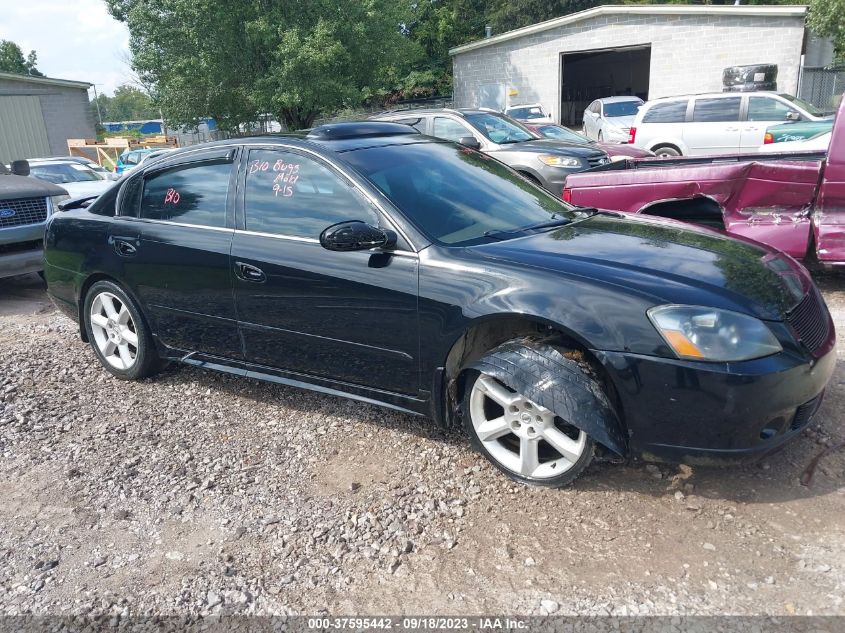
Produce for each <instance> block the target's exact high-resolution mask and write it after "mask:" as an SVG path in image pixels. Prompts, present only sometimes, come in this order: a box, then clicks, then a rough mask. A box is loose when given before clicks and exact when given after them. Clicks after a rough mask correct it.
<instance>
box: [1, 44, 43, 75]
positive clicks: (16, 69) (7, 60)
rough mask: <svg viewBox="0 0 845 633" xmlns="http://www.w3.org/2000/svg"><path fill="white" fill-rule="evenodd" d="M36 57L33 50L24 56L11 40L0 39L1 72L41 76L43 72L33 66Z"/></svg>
mask: <svg viewBox="0 0 845 633" xmlns="http://www.w3.org/2000/svg"><path fill="white" fill-rule="evenodd" d="M37 57H38V56H37V55H36V54H35V51H29V55H27V56H26V57H24V56H23V51H22V50H21V47H20V46H18V45H17V44H15V43H14V42H13V41H11V40H0V71H2V72H6V73H16V74H18V75H33V76H35V77H43V76H44V74H43V73H42V72H40V71H39V70H38V69H37V68H36V67H35V64H36V63H37V61H38V59H37Z"/></svg>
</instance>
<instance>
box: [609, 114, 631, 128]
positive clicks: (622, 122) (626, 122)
mask: <svg viewBox="0 0 845 633" xmlns="http://www.w3.org/2000/svg"><path fill="white" fill-rule="evenodd" d="M635 117H636V115H635V114H631V115H629V116H611V117H607V118H605V121H606V122H607V124H608V125H609V126H610V127H618V128H622V129H623V130H624V129H627V128H629V127H631V126H632V125H634V118H635Z"/></svg>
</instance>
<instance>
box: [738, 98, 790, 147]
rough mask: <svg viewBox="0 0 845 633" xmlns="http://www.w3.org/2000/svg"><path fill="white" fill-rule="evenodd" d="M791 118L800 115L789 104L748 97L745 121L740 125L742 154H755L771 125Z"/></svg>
mask: <svg viewBox="0 0 845 633" xmlns="http://www.w3.org/2000/svg"><path fill="white" fill-rule="evenodd" d="M790 113H794V114H793V115H792V116H795V115H798V116H800V114H799V113H798V110H796V109H795V108H793V107H791V106H790V105H789V104H787V103H784V102H783V101H780V100H779V99H774V98H772V97H768V96H765V95H759V96H757V95H755V96H751V95H749V97H748V106H747V108H746V116H745V119H746V120H745V121H744V122H743V124H742V137H741V141H740V151H741V152H743V153H747V152H756V151H758V150H759V148H760V146H761V145H762V144H763V140H764V138H765V136H766V130H767V129H768V128H769V127H770V126H772V125H779V124H780V123H786V122H787V121H789V120H790V119H789V118H788V117H789V116H790Z"/></svg>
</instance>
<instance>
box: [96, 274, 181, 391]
mask: <svg viewBox="0 0 845 633" xmlns="http://www.w3.org/2000/svg"><path fill="white" fill-rule="evenodd" d="M83 309H84V312H83V318H84V320H85V331H86V332H87V334H88V340H89V341H90V342H91V347H93V348H94V353H95V354H96V355H97V358H98V359H99V360H100V363H102V365H103V367H105V368H106V369H107V370H108V371H109V372H110V373H112V374H113V375H114V376H116V377H117V378H120V379H122V380H140V379H141V378H147V377H148V376H152V375H153V374H156V373H158V372H159V371H160V370H161V369H162V368H163V367H164V364H165V363H164V362H163V361H162V359H161V358H160V357H159V355H158V351H157V350H156V347H155V343H154V342H153V338H152V334H151V333H150V329H149V327H148V326H147V323H146V321H145V319H144V317H143V315H142V314H141V311H140V309H139V308H138V306H137V304H136V303H135V301H134V300H133V299H132V298H131V297H130V296H129V295H128V294H127V293H126V292H125V291H124V290H123V289H122V288H121V287H120V286H118V285H117V284H115V283H112V282H110V281H98V282H96V283H95V284H93V285H92V286H91V288H90V289H89V290H88V294H86V296H85V304H84V308H83Z"/></svg>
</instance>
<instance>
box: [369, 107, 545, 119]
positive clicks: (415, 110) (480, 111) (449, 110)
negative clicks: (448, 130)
mask: <svg viewBox="0 0 845 633" xmlns="http://www.w3.org/2000/svg"><path fill="white" fill-rule="evenodd" d="M527 105H540V104H526V106H527ZM526 106H512V107H514V108H524V107H526ZM414 114H419V115H423V114H456V115H458V116H462V115H465V114H492V115H494V116H502V113H501V112H498V111H497V110H491V109H485V108H407V109H403V110H386V111H385V112H378V113H376V114H374V115H373V116H372V118H371V120H372V119H376V118H381V117H394V116H395V117H398V118H406V117H408V116H409V115H411V116H412V115H414Z"/></svg>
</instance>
